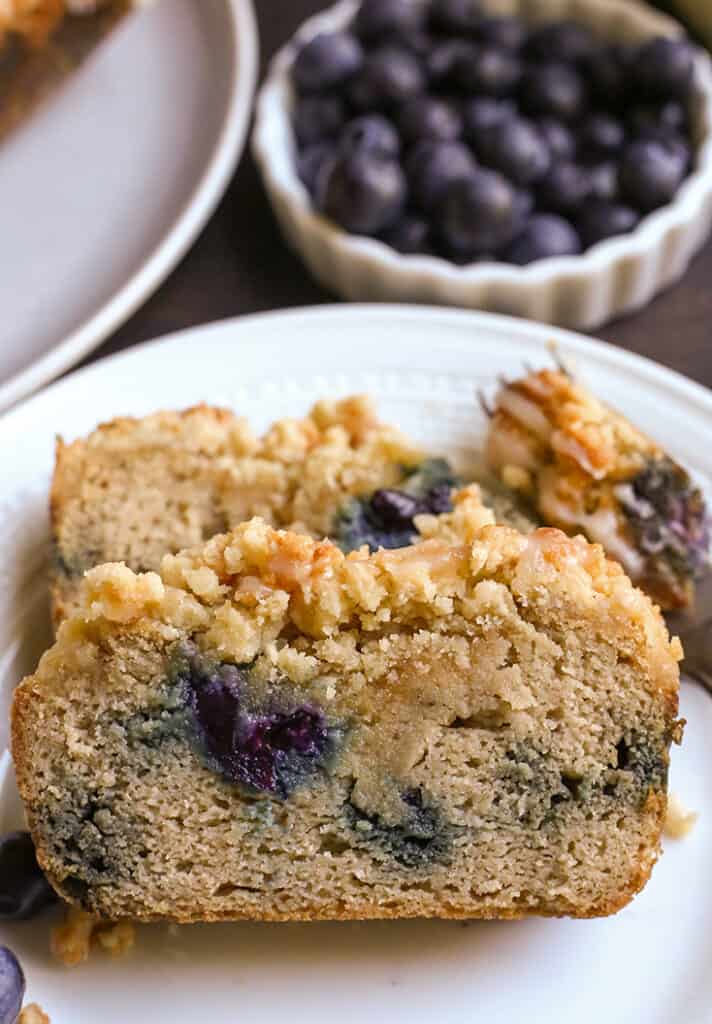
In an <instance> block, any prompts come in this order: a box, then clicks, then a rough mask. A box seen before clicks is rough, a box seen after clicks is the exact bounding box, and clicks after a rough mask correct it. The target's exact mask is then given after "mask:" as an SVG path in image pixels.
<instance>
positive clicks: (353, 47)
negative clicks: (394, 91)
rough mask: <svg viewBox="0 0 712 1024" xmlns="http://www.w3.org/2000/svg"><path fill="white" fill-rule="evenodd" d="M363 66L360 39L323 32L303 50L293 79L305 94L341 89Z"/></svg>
mask: <svg viewBox="0 0 712 1024" xmlns="http://www.w3.org/2000/svg"><path fill="white" fill-rule="evenodd" d="M362 64H363V50H362V49H361V44H360V43H359V41H358V39H356V38H354V36H352V35H350V34H349V33H348V32H322V33H320V34H319V35H316V36H314V37H313V38H312V39H310V40H309V41H308V42H306V43H305V44H304V45H303V46H302V48H301V49H300V50H299V52H298V54H297V56H296V58H295V60H294V65H293V67H292V77H293V78H294V82H295V84H296V86H297V88H298V89H299V90H300V91H301V92H317V91H319V90H323V89H334V88H338V87H340V86H341V85H343V84H344V82H346V81H348V79H349V78H352V77H353V75H355V74H356V72H357V71H358V70H359V69H360V67H361V65H362Z"/></svg>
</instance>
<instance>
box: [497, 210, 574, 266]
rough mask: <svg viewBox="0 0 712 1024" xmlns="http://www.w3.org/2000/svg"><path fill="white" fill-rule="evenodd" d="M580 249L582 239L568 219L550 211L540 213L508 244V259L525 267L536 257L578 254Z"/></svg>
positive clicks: (540, 258)
mask: <svg viewBox="0 0 712 1024" xmlns="http://www.w3.org/2000/svg"><path fill="white" fill-rule="evenodd" d="M580 252H581V239H580V238H579V236H578V233H577V232H576V230H575V228H574V227H573V225H572V224H570V223H569V221H567V220H564V218H563V217H557V216H555V215H554V214H551V213H537V214H534V216H533V217H531V218H530V219H529V221H528V222H527V224H526V225H525V227H524V230H523V231H522V232H521V234H519V235H518V236H517V237H516V238H515V239H514V241H513V242H512V244H511V245H510V246H509V248H508V249H507V251H506V255H505V258H506V259H507V260H508V261H509V262H510V263H517V264H519V265H520V266H524V264H526V263H533V262H534V260H543V259H547V258H548V257H552V256H577V255H578V254H579V253H580Z"/></svg>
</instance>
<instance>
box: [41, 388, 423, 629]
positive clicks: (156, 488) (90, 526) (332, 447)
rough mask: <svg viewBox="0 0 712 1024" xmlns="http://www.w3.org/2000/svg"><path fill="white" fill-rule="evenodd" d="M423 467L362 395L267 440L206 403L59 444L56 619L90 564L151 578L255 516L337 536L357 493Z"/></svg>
mask: <svg viewBox="0 0 712 1024" xmlns="http://www.w3.org/2000/svg"><path fill="white" fill-rule="evenodd" d="M422 460H423V455H422V453H421V452H420V451H419V450H418V449H417V448H416V446H415V445H413V444H412V443H411V442H410V441H408V439H407V438H406V437H405V436H404V435H403V434H402V433H401V432H400V431H398V430H396V429H394V428H393V427H390V426H387V425H385V424H382V423H380V422H379V420H378V419H377V417H376V415H375V413H374V410H373V407H372V405H371V403H370V402H369V401H368V399H366V398H362V397H351V398H347V399H344V400H342V401H338V402H327V401H324V402H319V403H318V404H317V405H315V406H314V408H313V409H312V410H311V412H310V413H309V415H308V416H306V417H305V418H303V419H284V420H280V421H278V422H277V423H275V424H273V425H272V427H271V428H270V429H269V430H268V431H267V432H266V434H264V436H262V437H260V438H258V437H256V436H255V435H254V434H253V433H252V431H251V430H250V428H249V426H248V424H247V423H246V421H245V420H244V419H240V418H238V417H236V416H235V415H234V414H233V413H231V412H229V411H228V410H226V409H217V408H213V407H210V406H206V405H201V406H196V407H195V408H192V409H187V410H185V411H183V412H159V413H156V414H154V415H151V416H146V417H144V418H142V419H133V418H122V419H116V420H113V421H111V422H109V423H105V424H102V425H101V426H99V427H98V428H97V429H96V430H95V431H93V432H92V433H91V434H90V435H89V436H88V437H87V438H82V439H80V440H77V441H74V442H73V443H72V444H65V443H64V442H63V441H62V440H61V439H60V440H59V441H58V442H57V449H56V461H55V470H54V477H53V481H52V491H51V500H50V505H51V524H52V534H53V541H54V552H55V556H54V560H53V566H52V570H51V590H52V604H53V615H54V620H55V623H58V622H60V621H61V620H62V618H64V617H65V616H66V615H67V614H68V613H69V612H71V610H72V608H73V607H74V605H75V603H76V600H77V593H78V588H79V584H80V582H81V577H82V574H83V573H84V572H85V571H86V570H87V569H90V568H91V567H92V566H94V565H99V564H101V563H103V562H115V561H116V562H118V561H122V562H125V563H126V564H127V565H128V566H129V567H130V568H132V569H134V570H136V571H145V570H155V569H158V568H159V566H160V563H161V558H162V557H163V555H165V554H166V553H175V552H176V551H179V550H181V549H182V548H186V547H193V546H195V545H196V544H201V543H203V541H205V540H207V539H208V538H210V537H212V536H213V535H214V534H216V533H220V532H223V531H225V530H227V529H228V528H230V527H231V526H234V525H237V524H238V523H239V522H242V521H243V520H245V519H249V518H250V517H251V516H253V515H260V516H262V517H263V518H265V519H266V520H267V521H269V522H270V523H272V524H274V525H278V526H287V525H293V526H294V527H295V528H296V529H298V530H300V531H303V532H314V533H317V534H323V533H329V532H330V530H331V529H332V528H334V529H336V528H337V522H339V521H340V510H341V509H342V508H346V506H347V505H348V504H349V500H350V495H351V494H355V493H358V494H360V493H362V492H369V493H372V492H373V491H374V490H375V489H377V488H379V487H389V486H390V485H395V484H397V483H399V482H400V481H401V480H403V479H404V478H406V477H408V476H413V473H414V470H415V469H416V468H417V467H418V466H419V465H420V464H421V463H422ZM441 500H442V499H441ZM423 507H425V506H423ZM414 532H415V531H414Z"/></svg>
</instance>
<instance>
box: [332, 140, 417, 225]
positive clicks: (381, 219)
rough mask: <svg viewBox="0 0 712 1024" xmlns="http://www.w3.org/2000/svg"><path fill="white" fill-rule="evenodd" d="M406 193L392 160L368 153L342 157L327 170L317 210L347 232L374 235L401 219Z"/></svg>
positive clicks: (403, 182) (399, 171) (346, 154)
mask: <svg viewBox="0 0 712 1024" xmlns="http://www.w3.org/2000/svg"><path fill="white" fill-rule="evenodd" d="M406 191H407V190H406V182H405V178H404V176H403V172H402V171H401V169H400V166H399V164H398V163H397V162H396V161H395V160H389V159H385V158H384V157H381V156H379V155H377V154H375V153H369V152H361V151H358V152H354V153H344V154H342V155H340V156H339V157H337V159H336V160H334V162H333V164H331V166H330V167H329V169H328V173H327V174H326V176H325V179H324V182H323V192H322V194H321V195H320V196H319V206H320V209H321V212H322V213H324V214H326V216H327V217H331V218H332V220H335V221H336V223H337V224H340V225H341V227H342V228H345V229H346V230H347V231H350V232H352V233H354V234H357V235H377V234H378V233H379V232H381V231H385V230H386V228H388V227H390V226H391V224H394V223H395V221H396V220H397V219H398V217H399V216H400V213H401V210H402V209H403V206H404V205H405V199H406Z"/></svg>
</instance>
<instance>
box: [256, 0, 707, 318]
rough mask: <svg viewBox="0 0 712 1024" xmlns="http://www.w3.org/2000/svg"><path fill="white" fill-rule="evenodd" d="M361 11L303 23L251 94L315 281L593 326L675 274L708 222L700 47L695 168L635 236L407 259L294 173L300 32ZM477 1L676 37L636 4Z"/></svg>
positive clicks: (345, 9)
mask: <svg viewBox="0 0 712 1024" xmlns="http://www.w3.org/2000/svg"><path fill="white" fill-rule="evenodd" d="M357 6H358V4H357V2H356V0H343V2H341V3H338V4H336V6H334V7H331V8H329V9H328V10H326V11H323V12H322V13H320V14H318V15H317V16H316V17H313V18H311V19H309V21H307V22H306V23H305V24H304V25H303V26H302V27H301V29H300V30H299V32H298V33H297V34H296V36H295V37H294V39H293V40H292V41H291V42H290V43H289V44H288V45H287V46H286V47H284V49H282V50H281V51H280V52H279V53H278V54H277V55H276V57H275V58H274V60H273V62H272V65H271V68H270V72H269V75H268V77H267V79H266V81H265V83H264V85H263V86H262V89H261V91H260V94H259V97H258V100H257V109H256V118H255V127H254V132H253V136H252V146H253V152H254V155H255V158H256V160H257V163H258V165H259V167H260V170H261V173H262V177H263V180H264V183H265V187H266V189H267V192H268V194H269V197H270V201H271V203H272V206H273V208H274V211H275V213H276V216H277V219H278V221H279V223H280V225H281V228H282V231H283V232H284V234H285V236H286V238H287V239H288V241H289V243H290V244H291V245H292V246H293V247H294V249H296V250H297V252H299V253H300V255H301V256H302V258H303V259H304V261H305V263H306V264H307V266H308V267H309V269H310V270H311V272H312V273H313V274H314V276H315V277H316V278H318V280H319V281H321V282H322V283H323V284H324V285H326V286H327V287H328V288H331V289H332V290H333V291H335V292H336V293H337V294H339V295H341V296H343V297H344V298H347V299H352V300H357V301H373V300H375V301H401V302H421V303H439V304H443V305H452V306H463V307H466V308H469V309H485V310H491V311H494V312H499V313H511V314H514V315H516V316H523V317H529V318H530V319H533V320H542V321H546V322H549V323H552V324H560V325H562V326H566V327H583V328H591V327H596V326H598V325H599V324H601V323H604V322H605V321H606V320H610V319H611V318H612V317H614V316H617V315H619V314H621V313H626V312H630V311H631V310H634V309H638V308H639V307H641V306H643V305H645V303H647V302H649V301H650V299H652V297H653V296H654V295H655V294H656V293H657V292H659V291H661V290H662V289H663V288H665V287H667V286H668V285H670V284H672V283H673V282H674V281H676V280H677V279H678V278H679V277H681V276H682V274H683V273H684V272H685V270H686V269H687V266H688V264H689V262H690V260H691V258H692V256H693V255H694V253H695V252H696V251H697V250H698V249H699V248H700V246H701V245H702V243H703V242H704V240H705V238H706V237H707V235H708V233H709V231H710V227H711V226H712V65H711V64H710V60H709V58H708V57H707V55H706V54H704V53H703V52H702V51H700V52H699V54H698V57H697V64H696V69H695V90H694V99H693V104H692V126H693V132H694V136H695V141H696V143H697V156H696V163H695V169H694V170H693V172H692V173H691V174H690V176H689V177H688V178H687V179H686V180H685V181H684V183H683V184H682V186H681V188H680V190H679V192H678V193H677V195H676V197H675V199H674V201H673V202H672V203H671V204H669V205H668V206H665V207H662V208H661V209H659V210H656V211H655V212H653V213H651V214H649V215H648V216H646V217H644V218H643V219H642V220H641V222H640V224H639V225H638V226H637V227H636V229H635V230H634V231H632V232H631V233H630V234H627V235H619V236H617V237H615V238H611V239H607V240H606V241H604V242H599V243H598V244H597V245H594V246H592V247H591V248H590V249H588V250H587V251H586V252H585V253H583V254H582V255H580V256H565V257H557V258H555V259H545V260H539V261H537V262H535V263H531V264H529V265H528V266H525V267H518V266H513V265H511V264H507V263H495V262H491V263H489V262H488V263H484V262H483V263H473V264H471V265H469V266H464V267H462V266H456V265H454V264H452V263H449V262H448V261H447V260H445V259H441V258H438V257H434V256H404V255H401V254H400V253H398V252H396V251H395V250H393V249H391V248H390V247H389V246H387V245H385V244H384V243H383V242H380V241H377V240H376V239H372V238H364V237H360V236H356V235H350V234H348V233H347V232H345V231H344V230H342V229H341V228H339V227H338V226H337V225H336V224H334V223H333V222H331V221H329V220H327V219H326V218H325V217H322V216H321V215H320V214H318V213H317V212H316V211H315V210H314V209H313V207H312V205H311V201H310V198H309V195H308V193H307V191H306V189H305V188H304V186H303V185H302V183H301V181H300V180H299V177H298V175H297V171H296V160H295V151H296V143H295V140H294V135H293V132H292V126H291V110H292V107H293V101H294V94H293V90H292V85H291V81H290V68H291V65H292V62H293V60H294V56H295V54H296V52H297V50H298V48H299V46H300V45H301V44H302V43H303V42H304V41H305V40H306V39H308V38H310V37H311V36H313V35H315V34H316V33H317V32H324V31H333V30H334V29H338V28H342V27H344V26H345V25H346V24H347V22H348V21H349V20H350V18H351V16H352V15H353V12H354V11H355V9H356V8H357ZM484 6H485V7H487V8H489V9H490V10H493V11H496V12H497V13H502V12H505V13H518V14H520V15H522V16H523V17H524V18H526V19H527V20H531V21H537V20H538V21H542V20H551V19H554V18H564V17H568V18H574V19H575V20H577V21H580V22H581V23H583V24H586V25H589V26H590V27H591V28H593V29H594V30H595V31H596V32H598V33H599V34H600V35H602V36H605V37H607V38H611V39H616V40H621V41H629V42H635V41H641V40H643V39H645V38H648V37H650V36H654V35H668V36H670V35H679V34H680V33H681V32H682V28H681V26H680V25H678V24H677V22H675V21H673V20H672V19H670V18H668V17H666V16H663V15H661V14H659V13H658V12H657V11H653V10H652V9H651V8H649V7H647V6H646V5H644V4H642V3H638V2H637V0H488V2H487V3H485V4H484Z"/></svg>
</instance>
